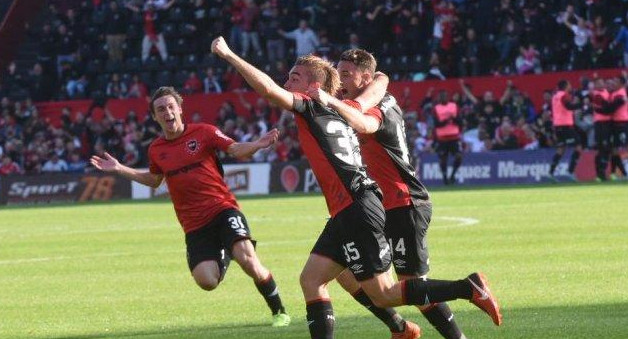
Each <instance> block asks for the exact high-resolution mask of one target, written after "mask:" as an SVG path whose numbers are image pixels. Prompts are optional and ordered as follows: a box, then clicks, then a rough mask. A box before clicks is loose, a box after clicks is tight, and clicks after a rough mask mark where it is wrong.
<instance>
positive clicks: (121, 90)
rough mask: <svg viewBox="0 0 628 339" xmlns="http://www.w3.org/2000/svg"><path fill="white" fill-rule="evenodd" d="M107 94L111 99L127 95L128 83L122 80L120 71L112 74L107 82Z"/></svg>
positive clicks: (122, 97)
mask: <svg viewBox="0 0 628 339" xmlns="http://www.w3.org/2000/svg"><path fill="white" fill-rule="evenodd" d="M105 93H106V95H107V97H108V98H111V99H124V98H126V97H127V94H128V88H127V86H126V84H125V83H124V82H123V81H121V80H120V75H119V74H118V73H113V74H111V79H110V80H109V82H108V83H107V89H106V92H105Z"/></svg>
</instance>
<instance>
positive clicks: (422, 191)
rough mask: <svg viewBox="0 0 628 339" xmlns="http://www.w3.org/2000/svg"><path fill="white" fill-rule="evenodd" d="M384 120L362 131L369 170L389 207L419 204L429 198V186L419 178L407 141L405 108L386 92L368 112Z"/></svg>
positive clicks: (362, 144)
mask: <svg viewBox="0 0 628 339" xmlns="http://www.w3.org/2000/svg"><path fill="white" fill-rule="evenodd" d="M366 114H367V115H373V116H374V117H375V118H378V119H379V120H380V121H381V124H380V126H379V129H378V130H377V132H375V133H373V134H360V135H359V139H360V148H361V150H362V157H363V158H364V164H365V165H366V170H367V173H368V174H369V175H370V176H371V177H372V178H373V179H374V180H375V181H376V182H377V184H378V185H379V187H380V188H381V189H382V192H383V193H384V202H383V204H384V208H385V209H386V210H389V209H393V208H397V207H403V206H409V205H415V206H416V204H418V203H420V202H424V201H427V200H429V194H428V192H427V189H426V188H425V186H424V185H423V183H421V181H419V179H417V177H416V170H415V168H414V166H413V165H412V163H411V160H410V154H409V152H408V144H407V142H406V140H407V139H406V128H405V122H404V120H403V111H402V110H401V108H400V107H399V106H398V105H397V101H396V100H395V98H394V97H393V96H392V95H390V94H388V93H387V94H386V95H385V96H384V99H382V101H381V102H380V103H379V104H378V105H377V106H376V107H374V108H372V109H370V110H369V111H368V112H366Z"/></svg>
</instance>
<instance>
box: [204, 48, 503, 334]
mask: <svg viewBox="0 0 628 339" xmlns="http://www.w3.org/2000/svg"><path fill="white" fill-rule="evenodd" d="M212 52H214V53H216V54H217V55H218V56H220V57H221V58H223V59H225V60H226V61H227V62H228V63H229V64H231V65H233V66H234V67H235V68H236V69H237V70H238V72H239V73H240V74H241V75H242V76H243V77H244V79H245V80H246V81H247V83H249V85H251V87H252V88H253V89H254V90H255V91H257V92H258V93H260V94H262V95H263V96H264V97H265V98H267V99H269V100H271V101H273V102H275V103H276V104H277V105H279V106H280V107H283V108H284V109H289V110H291V111H292V112H294V113H295V116H296V121H297V128H298V130H299V139H300V141H301V145H302V147H303V150H304V153H305V155H306V157H307V158H308V160H309V162H310V164H311V166H312V171H313V172H314V174H315V176H316V178H317V179H318V181H319V184H320V185H321V189H322V191H323V195H324V197H325V200H326V202H327V207H328V210H329V213H330V215H331V219H330V220H329V221H328V223H327V225H326V226H325V228H324V229H323V231H322V233H321V235H320V236H319V238H318V240H317V242H316V244H315V245H314V248H313V249H312V252H311V254H310V257H309V258H308V261H307V262H306V264H305V267H304V268H303V271H302V272H301V277H300V283H301V287H302V290H303V294H304V297H305V301H306V305H307V307H306V310H307V320H308V325H309V330H310V335H311V336H312V338H333V331H334V321H335V320H334V313H333V309H332V305H331V302H330V300H329V293H328V291H327V284H328V283H329V282H330V281H331V280H333V279H335V278H336V277H337V276H338V275H339V274H340V273H341V272H342V271H343V270H344V269H345V268H349V269H350V270H351V272H352V273H353V275H354V276H355V278H356V279H357V280H358V281H359V282H360V285H361V288H362V289H363V290H364V292H365V293H366V295H368V297H369V298H370V299H371V300H372V301H373V304H374V305H375V306H378V307H394V306H400V305H429V304H430V303H434V302H436V303H438V302H443V301H447V300H454V299H459V298H463V299H468V300H471V301H472V302H473V303H474V304H475V305H476V306H478V307H479V308H480V309H482V310H483V311H485V312H486V313H488V314H489V315H490V316H491V318H492V319H493V322H494V323H495V324H497V325H499V324H501V314H500V313H499V306H498V305H497V302H496V300H495V298H494V297H493V296H492V294H491V292H490V290H489V289H488V286H487V282H486V279H485V278H483V276H482V275H480V274H477V273H474V274H471V275H470V276H468V277H467V278H464V279H461V280H457V281H444V280H423V279H419V278H413V279H408V280H404V281H403V282H401V283H395V282H394V281H393V280H392V277H391V276H390V275H389V274H388V273H387V271H388V269H389V268H390V265H391V248H390V246H389V244H388V242H387V241H386V237H385V235H384V222H385V212H384V207H383V205H382V203H381V190H380V189H379V188H378V186H377V184H376V183H375V182H374V181H373V180H372V179H371V178H370V177H369V176H368V175H367V173H366V170H365V168H364V166H362V159H361V154H360V150H359V145H358V141H357V137H356V135H355V132H354V131H353V129H352V128H351V127H349V125H348V124H347V122H346V121H345V120H344V119H343V118H342V117H341V116H340V115H339V114H338V113H337V112H336V111H335V110H333V109H330V108H327V107H325V106H323V105H322V104H321V103H319V102H317V101H314V100H312V99H311V98H310V97H308V96H307V95H305V94H304V93H306V92H307V91H308V89H309V88H311V87H320V88H321V89H323V90H324V91H326V92H328V93H331V94H332V95H333V94H335V93H336V91H337V90H338V87H339V78H338V73H337V71H336V70H335V69H334V68H333V67H332V65H331V64H330V63H329V62H327V61H325V60H323V59H321V58H319V57H315V56H312V55H306V56H303V57H299V58H298V59H297V61H296V63H295V65H294V67H293V68H292V69H291V70H290V73H289V78H288V81H287V82H286V84H285V85H284V87H285V89H284V88H281V87H280V86H278V85H277V84H275V83H274V82H273V81H272V79H271V78H270V77H269V76H268V75H266V74H265V73H264V72H262V71H260V70H258V69H257V68H255V67H254V66H252V65H251V64H249V63H247V62H246V61H244V60H243V59H242V58H240V57H239V56H237V55H236V54H235V53H233V51H231V49H230V48H229V46H228V45H227V44H226V43H225V41H224V39H223V38H222V37H219V38H216V39H215V40H214V41H213V42H212Z"/></svg>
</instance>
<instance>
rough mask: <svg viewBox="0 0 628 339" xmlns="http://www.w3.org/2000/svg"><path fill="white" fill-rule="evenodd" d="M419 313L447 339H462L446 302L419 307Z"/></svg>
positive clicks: (462, 335)
mask: <svg viewBox="0 0 628 339" xmlns="http://www.w3.org/2000/svg"><path fill="white" fill-rule="evenodd" d="M421 313H423V316H424V317H425V319H427V321H429V323H430V324H432V326H434V328H435V329H436V330H437V331H438V333H440V335H442V336H443V338H447V339H462V338H465V336H464V334H462V331H461V330H460V328H459V327H458V324H457V323H456V320H455V319H454V315H453V313H451V309H449V305H447V303H444V302H443V303H437V304H431V305H429V306H428V307H424V308H421Z"/></svg>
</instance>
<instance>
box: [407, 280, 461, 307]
mask: <svg viewBox="0 0 628 339" xmlns="http://www.w3.org/2000/svg"><path fill="white" fill-rule="evenodd" d="M401 290H402V292H403V299H404V300H403V301H404V303H405V304H406V305H429V304H431V303H439V302H443V301H449V300H455V299H467V300H469V299H471V296H472V295H473V290H472V289H471V283H469V280H467V279H463V280H434V279H427V280H422V279H409V280H404V281H402V282H401Z"/></svg>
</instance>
